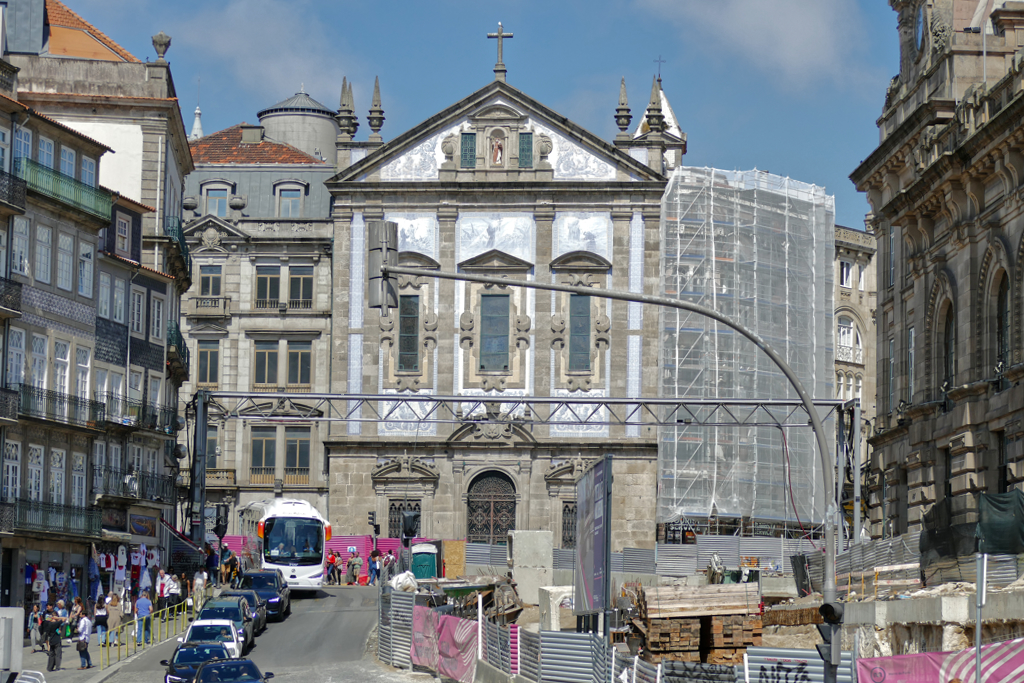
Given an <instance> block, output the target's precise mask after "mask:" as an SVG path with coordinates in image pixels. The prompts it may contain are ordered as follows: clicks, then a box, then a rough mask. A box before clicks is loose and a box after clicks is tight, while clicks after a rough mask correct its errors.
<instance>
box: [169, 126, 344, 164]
mask: <svg viewBox="0 0 1024 683" xmlns="http://www.w3.org/2000/svg"><path fill="white" fill-rule="evenodd" d="M244 125H245V124H244V123H240V124H238V125H237V126H231V127H230V128H225V129H224V130H221V131H217V132H216V133H211V134H210V135H207V136H206V137H203V138H199V139H198V140H193V141H192V142H190V143H188V146H189V148H190V149H191V150H192V160H193V161H194V162H195V163H196V164H321V165H322V164H323V163H324V162H322V161H320V160H319V159H317V158H316V157H314V156H310V155H309V154H306V153H305V152H303V151H302V150H301V149H298V148H296V147H292V146H291V145H286V144H284V143H283V142H274V141H273V140H270V139H268V138H263V140H262V141H261V142H259V143H258V144H243V143H242V126H244Z"/></svg>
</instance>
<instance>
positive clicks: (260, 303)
mask: <svg viewBox="0 0 1024 683" xmlns="http://www.w3.org/2000/svg"><path fill="white" fill-rule="evenodd" d="M280 307H281V301H280V300H279V299H256V308H280Z"/></svg>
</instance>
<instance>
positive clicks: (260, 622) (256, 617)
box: [220, 588, 267, 635]
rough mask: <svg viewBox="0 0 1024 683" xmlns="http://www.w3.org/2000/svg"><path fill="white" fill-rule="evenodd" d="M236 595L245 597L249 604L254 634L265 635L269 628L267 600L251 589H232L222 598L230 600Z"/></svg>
mask: <svg viewBox="0 0 1024 683" xmlns="http://www.w3.org/2000/svg"><path fill="white" fill-rule="evenodd" d="M235 595H238V596H240V597H243V598H245V599H246V601H247V602H248V603H249V609H250V610H251V611H252V633H253V635H256V634H257V633H263V631H265V630H266V628H267V599H266V598H264V597H263V596H262V595H260V594H259V593H258V592H257V591H254V590H253V589H251V588H232V589H231V590H229V591H224V592H223V593H221V594H220V597H221V598H230V597H233V596H235Z"/></svg>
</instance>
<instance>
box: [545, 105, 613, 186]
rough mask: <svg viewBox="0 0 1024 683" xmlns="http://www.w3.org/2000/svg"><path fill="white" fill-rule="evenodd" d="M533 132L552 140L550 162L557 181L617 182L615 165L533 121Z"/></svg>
mask: <svg viewBox="0 0 1024 683" xmlns="http://www.w3.org/2000/svg"><path fill="white" fill-rule="evenodd" d="M530 123H531V124H532V127H533V130H534V131H535V132H537V133H543V134H545V135H547V136H548V137H550V138H551V143H552V149H551V154H549V155H548V161H549V162H550V164H551V168H552V169H553V170H554V176H555V180H594V181H599V180H615V165H614V164H612V163H611V162H610V161H608V160H607V159H604V158H602V157H599V156H597V155H596V154H594V153H593V152H590V151H589V150H586V149H584V148H583V147H581V146H579V145H578V144H576V143H575V142H573V141H571V140H569V138H567V137H564V136H563V135H562V134H561V133H559V132H557V131H555V130H554V129H552V128H548V127H546V126H544V125H541V124H540V123H538V122H537V121H536V120H531V121H530Z"/></svg>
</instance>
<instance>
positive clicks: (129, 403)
mask: <svg viewBox="0 0 1024 683" xmlns="http://www.w3.org/2000/svg"><path fill="white" fill-rule="evenodd" d="M93 397H94V398H95V399H96V400H97V401H99V402H100V403H103V404H104V405H105V406H106V411H105V415H104V420H105V421H106V422H107V423H109V424H116V425H124V426H126V427H135V426H138V424H139V417H140V416H141V415H142V401H137V400H135V399H131V398H126V397H125V396H122V395H119V394H113V393H111V392H109V391H107V392H103V391H97V392H96V393H95V394H94V396H93Z"/></svg>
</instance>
